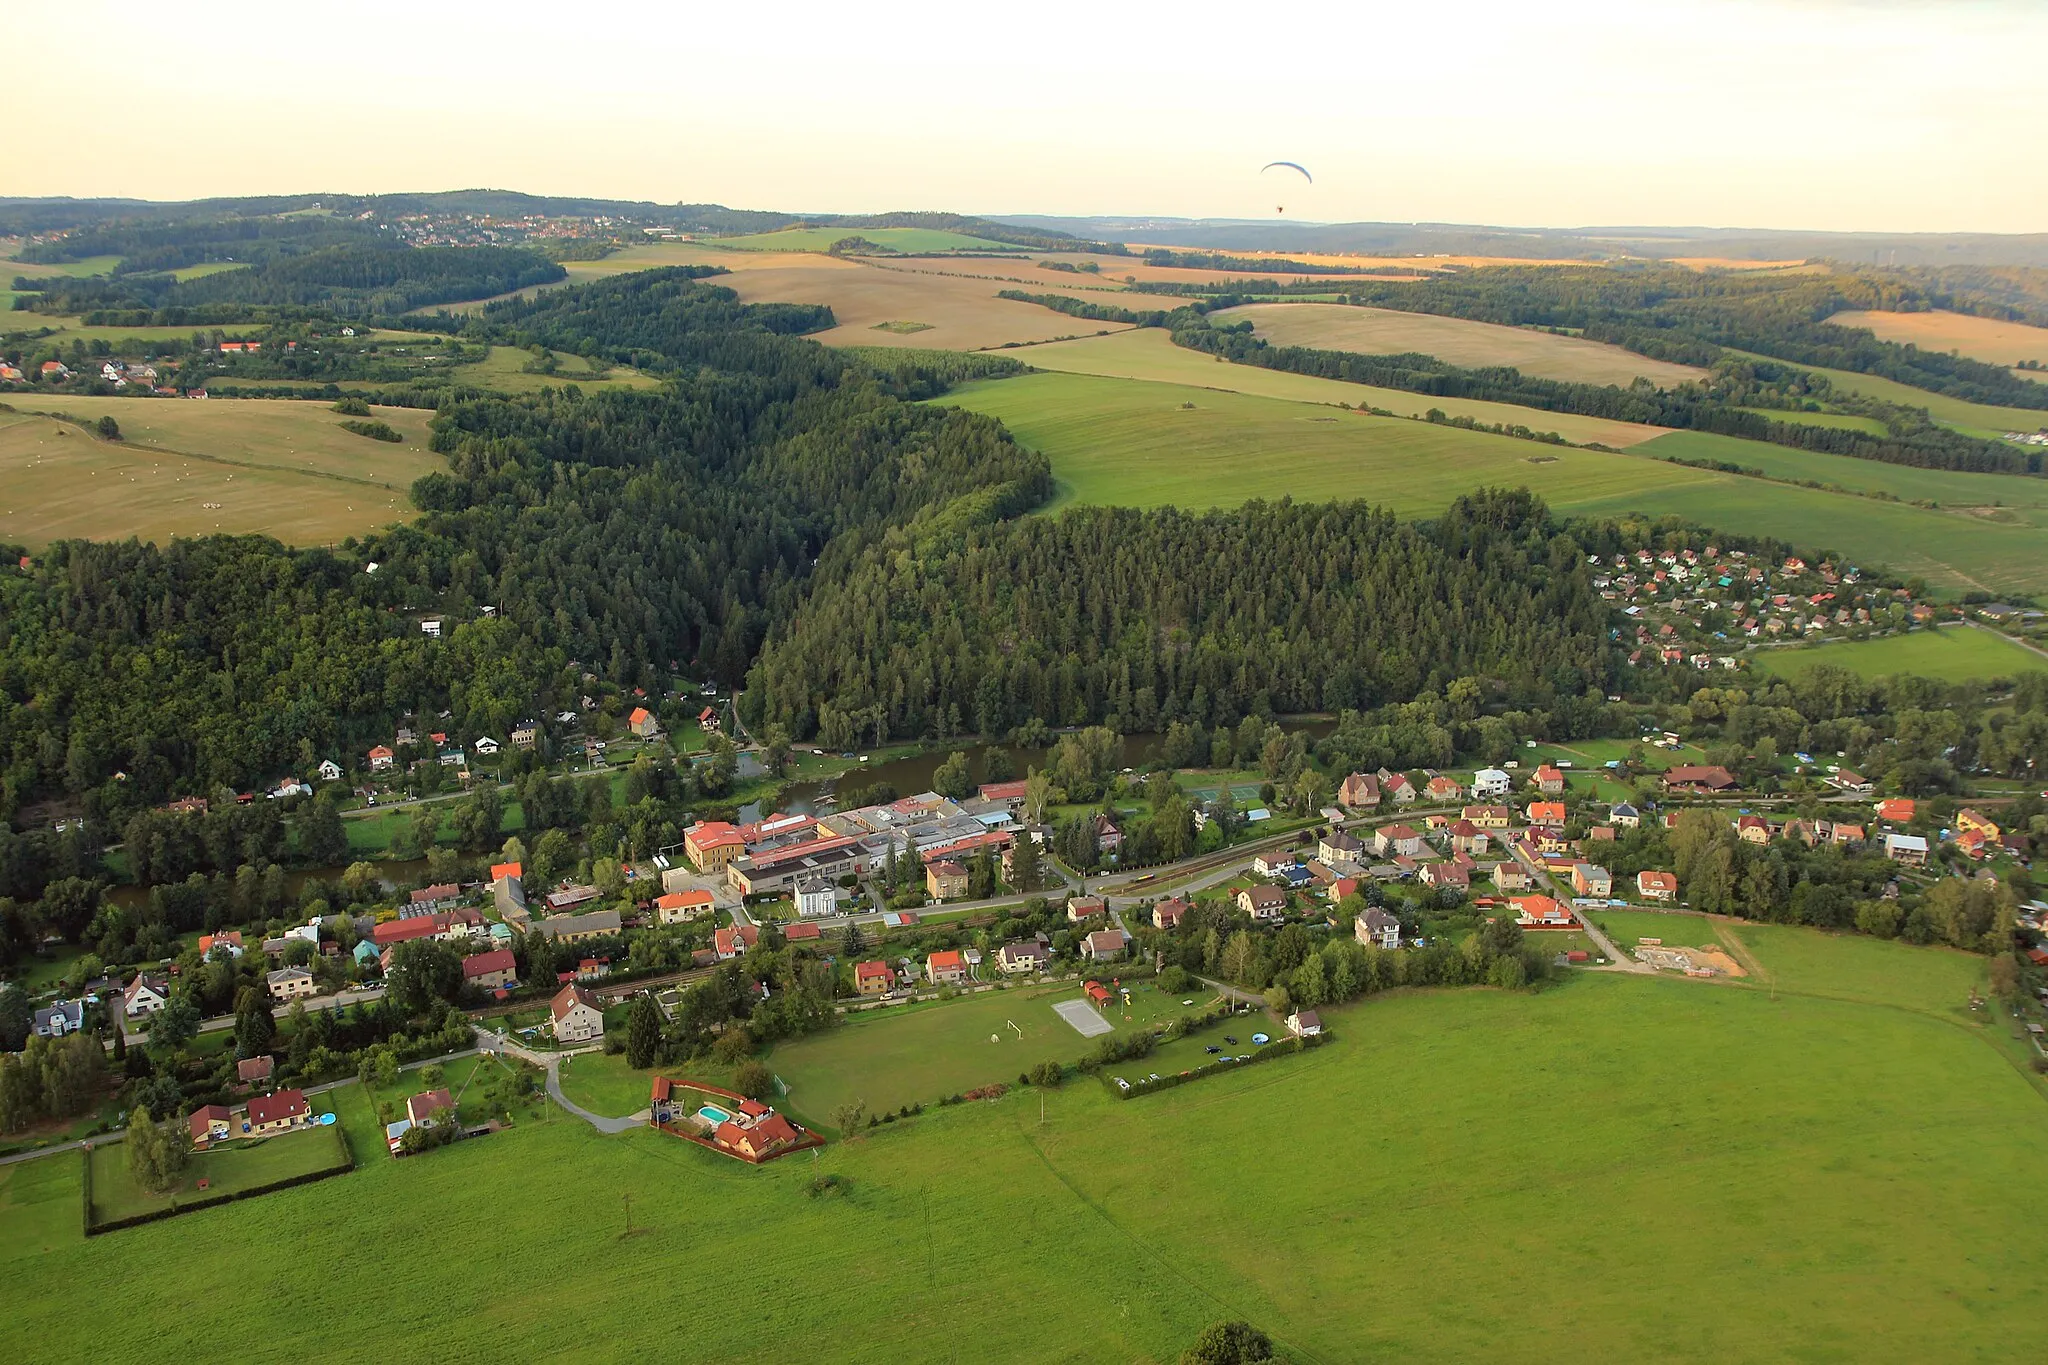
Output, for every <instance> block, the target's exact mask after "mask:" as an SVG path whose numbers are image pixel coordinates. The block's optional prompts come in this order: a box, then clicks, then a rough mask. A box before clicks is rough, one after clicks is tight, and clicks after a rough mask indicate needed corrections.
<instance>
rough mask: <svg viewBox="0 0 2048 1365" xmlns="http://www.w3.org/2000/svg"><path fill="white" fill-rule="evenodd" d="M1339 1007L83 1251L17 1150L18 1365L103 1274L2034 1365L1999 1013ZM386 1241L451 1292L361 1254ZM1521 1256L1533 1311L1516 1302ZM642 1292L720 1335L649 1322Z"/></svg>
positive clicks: (878, 1328)
mask: <svg viewBox="0 0 2048 1365" xmlns="http://www.w3.org/2000/svg"><path fill="white" fill-rule="evenodd" d="M1817 941H1818V942H1820V943H1822V944H1824V945H1834V944H1838V943H1840V942H1842V941H1840V940H1828V939H1818V940H1817ZM1866 946H1876V947H1880V948H1881V947H1884V946H1885V945H1866ZM1759 951H1762V950H1761V949H1760V950H1759ZM1900 951H1902V952H1906V953H1907V956H1906V957H1905V958H1903V959H1901V962H1902V963H1903V964H1906V965H1905V966H1903V967H1902V968H1901V970H1902V971H1903V972H1905V973H1906V974H1907V975H1908V976H1910V975H1911V973H1912V969H1913V966H1914V965H1915V964H1919V963H1921V962H1923V961H1925V960H1926V958H1925V957H1923V956H1920V955H1915V954H1913V953H1912V952H1911V950H1900ZM1944 989H1945V988H1944ZM1325 1017H1326V1019H1327V1020H1328V1022H1329V1024H1330V1027H1331V1029H1332V1031H1333V1032H1334V1033H1335V1035H1336V1041H1335V1042H1333V1043H1332V1044H1331V1045H1330V1046H1327V1047H1324V1048H1321V1049H1319V1050H1317V1051H1315V1052H1313V1053H1311V1054H1309V1055H1307V1056H1303V1057H1300V1058H1293V1059H1289V1060H1286V1061H1282V1062H1276V1063H1274V1064H1272V1065H1269V1066H1262V1067H1257V1068H1251V1069H1248V1070H1247V1071H1245V1072H1244V1073H1242V1074H1239V1075H1220V1076H1216V1077H1214V1078H1211V1079H1205V1080H1204V1081H1202V1082H1201V1083H1200V1084H1197V1085H1189V1086H1183V1087H1180V1088H1178V1089H1175V1090H1170V1091H1167V1092H1165V1093H1162V1094H1159V1095H1155V1096H1148V1097H1146V1098H1144V1099H1141V1100H1133V1101H1119V1100H1116V1099H1114V1098H1112V1097H1111V1096H1110V1095H1109V1094H1108V1092H1107V1091H1106V1090H1105V1089H1104V1088H1103V1087H1101V1086H1099V1085H1096V1084H1093V1083H1092V1082H1089V1083H1079V1084H1077V1083H1073V1082H1069V1083H1068V1084H1067V1085H1066V1086H1065V1087H1063V1088H1062V1089H1060V1090H1059V1091H1056V1092H1041V1093H1040V1094H1031V1093H1028V1092H1026V1093H1020V1094H1013V1095H1012V1096H1010V1097H1008V1098H1006V1099H1004V1100H1002V1101H998V1102H995V1103H991V1104H975V1105H963V1106H960V1107H957V1108H945V1109H935V1108H928V1109H927V1110H926V1112H925V1114H924V1115H923V1116H921V1117H919V1118H916V1119H912V1120H909V1121H908V1122H904V1123H898V1124H895V1125H892V1126H888V1127H884V1128H881V1129H877V1130H875V1131H874V1133H873V1134H872V1135H871V1136H869V1137H867V1138H865V1139H864V1140H862V1141H859V1142H855V1143H850V1144H835V1145H833V1146H831V1147H829V1148H827V1149H825V1150H824V1151H823V1152H822V1153H821V1154H820V1156H819V1157H818V1158H817V1162H816V1165H815V1167H814V1165H813V1161H812V1159H811V1158H809V1157H803V1158H798V1159H793V1160H787V1161H781V1162H776V1163H773V1164H771V1165H769V1166H767V1167H764V1168H760V1169H751V1168H747V1167H744V1166H741V1165H740V1164H739V1163H736V1162H732V1161H729V1160H723V1159H721V1158H719V1157H717V1156H715V1155H713V1154H710V1153H706V1152H703V1151H701V1150H699V1149H696V1148H693V1147H691V1146H689V1145H687V1144H684V1143H681V1142H678V1141H676V1140H675V1139H674V1138H671V1137H668V1136H666V1135H663V1134H660V1133H654V1132H649V1131H644V1130H642V1131H636V1132H633V1133H630V1134H627V1135H624V1136H622V1137H618V1138H603V1137H599V1136H597V1135H596V1134H594V1133H593V1132H592V1131H591V1130H590V1129H589V1128H587V1127H585V1126H583V1125H580V1124H574V1123H569V1122H564V1121H563V1120H562V1117H561V1116H560V1115H557V1116H556V1117H555V1119H554V1120H553V1121H551V1122H549V1123H545V1124H523V1125H521V1126H520V1127H518V1128H516V1129H514V1130H512V1131H510V1132H507V1133H504V1134H500V1135H497V1136H494V1137H491V1138H488V1139H484V1140H482V1141H477V1142H469V1143H462V1144H458V1145H457V1146H455V1147H453V1148H450V1149H448V1150H447V1151H444V1152H439V1153H436V1154H434V1156H433V1157H432V1158H430V1159H423V1160H416V1161H407V1162H376V1163H368V1164H366V1165H364V1166H363V1167H362V1168H360V1169H359V1170H358V1171H357V1172H356V1173H355V1174H353V1175H351V1176H349V1177H347V1178H345V1179H341V1180H332V1181H323V1182H319V1183H317V1184H313V1185H309V1186H306V1187H304V1188H301V1189H298V1190H292V1191H287V1192H283V1193H280V1194H276V1195H272V1196H267V1197H266V1198H265V1199H263V1200H260V1201H249V1202H247V1203H243V1204H236V1205H230V1206H228V1207H226V1208H222V1209H218V1210H214V1211H211V1212H209V1213H208V1214H207V1215H206V1217H205V1219H204V1220H203V1221H197V1222H195V1221H189V1220H173V1221H170V1222H167V1223H162V1224H155V1225H151V1226H149V1227H144V1228H138V1229H134V1230H131V1231H128V1232H124V1233H121V1234H118V1235H113V1236H108V1237H103V1238H96V1239H94V1240H92V1241H91V1242H87V1241H85V1240H84V1239H83V1238H82V1237H81V1235H80V1231H79V1226H78V1223H79V1219H78V1209H79V1188H78V1174H77V1172H78V1166H77V1163H76V1161H75V1159H71V1160H67V1159H65V1158H56V1159H51V1160H45V1161H38V1162H31V1163H27V1164H25V1165H21V1166H13V1167H0V1229H4V1235H0V1273H4V1274H5V1275H6V1277H7V1282H8V1284H9V1288H10V1298H9V1302H10V1305H11V1307H10V1311H9V1312H8V1313H7V1314H6V1315H5V1316H4V1318H0V1352H4V1353H5V1354H6V1355H7V1356H8V1357H9V1358H18V1359H25V1360H26V1359H80V1358H84V1357H86V1356H88V1355H90V1354H91V1353H93V1352H94V1351H95V1350H96V1349H97V1348H98V1346H99V1345H100V1344H102V1343H103V1341H104V1336H105V1326H104V1323H103V1322H102V1321H101V1320H99V1319H98V1318H97V1317H96V1316H95V1315H94V1314H92V1313H90V1312H87V1311H82V1310H83V1309H84V1308H85V1307H86V1306H87V1304H88V1302H89V1301H90V1300H89V1297H88V1296H96V1295H97V1294H98V1293H100V1292H103V1291H102V1289H101V1287H102V1286H105V1285H109V1284H119V1285H121V1286H122V1290H121V1297H122V1322H123V1324H124V1325H125V1326H126V1327H127V1328H129V1329H130V1330H136V1331H142V1332H146V1333H147V1334H148V1336H149V1339H150V1341H151V1343H152V1348H153V1350H156V1351H161V1352H169V1353H193V1352H206V1351H210V1350H214V1349H217V1345H218V1343H219V1342H220V1341H222V1340H226V1339H230V1338H238V1339H260V1340H263V1341H264V1342H266V1343H267V1346H266V1350H267V1351H269V1352H271V1353H274V1354H277V1355H279V1356H297V1355H306V1354H312V1353H316V1352H317V1353H318V1354H319V1355H320V1356H321V1358H322V1359H326V1360H333V1361H340V1362H348V1361H357V1360H363V1361H373V1360H382V1359H385V1358H387V1357H388V1355H389V1349H390V1347H389V1340H388V1337H387V1335H386V1334H384V1333H382V1332H380V1331H379V1330H378V1329H379V1327H380V1326H382V1325H386V1324H389V1323H391V1322H403V1323H405V1324H406V1325H407V1328H408V1330H409V1331H410V1332H412V1333H415V1334H425V1335H427V1336H430V1337H431V1339H433V1340H435V1341H436V1342H437V1348H436V1349H437V1351H438V1352H439V1356H440V1358H441V1359H445V1360H447V1361H450V1362H465V1361H471V1360H477V1361H482V1360H496V1359H500V1358H502V1357H503V1355H504V1354H505V1352H506V1350H507V1343H516V1354H517V1355H518V1356H519V1357H520V1358H521V1359H525V1360H553V1359H566V1358H569V1357H571V1356H577V1355H587V1354H588V1353H589V1350H590V1343H591V1342H592V1341H593V1340H604V1341H608V1342H610V1343H611V1345H610V1346H608V1347H607V1348H606V1353H610V1352H617V1353H618V1354H620V1355H641V1354H650V1353H655V1352H660V1353H662V1354H677V1353H680V1354H684V1355H691V1354H695V1355H708V1356H712V1357H715V1358H718V1359H722V1360H725V1359H729V1360H746V1361H755V1360H759V1361H770V1360H780V1359H786V1358H787V1357H788V1356H789V1354H790V1353H791V1352H793V1351H795V1352H802V1351H810V1352H812V1353H814V1354H815V1353H819V1352H820V1351H821V1350H822V1353H823V1354H825V1355H826V1356H827V1357H828V1358H831V1359H834V1360H845V1361H852V1362H865V1361H900V1360H914V1359H932V1358H936V1357H939V1356H946V1357H948V1358H961V1359H967V1358H972V1359H976V1360H1062V1361H1117V1362H1131V1361H1149V1362H1169V1361H1172V1360H1173V1359H1174V1358H1175V1357H1176V1356H1177V1355H1178V1353H1179V1352H1180V1351H1181V1350H1182V1349H1183V1348H1184V1347H1185V1346H1186V1345H1187V1344H1188V1342H1189V1341H1190V1340H1191V1339H1192V1338H1193V1337H1194V1335H1195V1334H1196V1333H1197V1332H1198V1331H1199V1330H1200V1329H1201V1327H1202V1326H1203V1325H1205V1324H1207V1323H1209V1322H1212V1321H1215V1320H1217V1319H1220V1318H1230V1317H1243V1318H1247V1319H1249V1320H1251V1321H1253V1322H1256V1323H1258V1324H1259V1325H1261V1326H1262V1327H1264V1328H1266V1329H1267V1330H1268V1331H1270V1332H1271V1333H1273V1334H1274V1336H1275V1337H1276V1338H1277V1339H1278V1341H1279V1344H1280V1345H1281V1346H1282V1348H1283V1349H1285V1350H1287V1351H1288V1352H1289V1353H1290V1354H1291V1356H1292V1358H1294V1359H1297V1360H1328V1361H1337V1360H1356V1359H1390V1360H1391V1359H1417V1360H1420V1359H1428V1360H1501V1359H1520V1360H1537V1359H1563V1358H1569V1359H1575V1360H1583V1359H1594V1360H1621V1359H1629V1360H1672V1361H1700V1362H1708V1361H1711V1362H1725V1361H1731V1360H1764V1359H1770V1360H1784V1359H1795V1360H1849V1359H1854V1360H1857V1361H1915V1362H1917V1361H1923V1360H1933V1359H1941V1360H1954V1359H2038V1358H2040V1357H2041V1356H2042V1354H2043V1353H2044V1352H2048V1325H2044V1323H2043V1321H2042V1319H2041V1316H2040V1314H2039V1313H2038V1311H2037V1310H2036V1305H2035V1302H2034V1295H2033V1293H2032V1290H2031V1286H2032V1285H2033V1284H2035V1283H2037V1282H2039V1281H2040V1279H2041V1278H2042V1276H2043V1275H2044V1274H2048V1248H2044V1246H2043V1245H2042V1243H2041V1241H2040V1239H2039V1238H2038V1237H2035V1236H2033V1235H2032V1230H2033V1229H2034V1228H2035V1227H2036V1226H2038V1224H2039V1222H2040V1220H2041V1218H2042V1216H2043V1214H2044V1213H2048V1196H2044V1195H2043V1194H2041V1193H2040V1191H2039V1184H2038V1181H2037V1180H2036V1179H2035V1172H2036V1170H2037V1168H2038V1165H2039V1157H2038V1153H2039V1151H2040V1150H2041V1148H2042V1145H2043V1144H2044V1143H2048V1105H2044V1103H2043V1101H2042V1099H2041V1098H2040V1096H2039V1095H2038V1094H2037V1093H2036V1092H2035V1091H2034V1089H2033V1088H2032V1086H2031V1085H2030V1083H2029V1082H2028V1081H2027V1080H2026V1079H2025V1078H2024V1077H2022V1076H2021V1075H2020V1074H2018V1073H2017V1072H2016V1071H2015V1070H2014V1068H2013V1067H2011V1066H2010V1065H2008V1063H2007V1062H2006V1060H2005V1059H2004V1058H2003V1056H2001V1055H2000V1054H1999V1053H1998V1052H1997V1051H1995V1050H1993V1049H1991V1048H1988V1047H1986V1046H1984V1045H1983V1040H1982V1038H1980V1037H1979V1036H1975V1034H1974V1032H1973V1030H1975V1029H1977V1028H1978V1027H1979V1025H1978V1024H1976V1023H1974V1022H1973V1021H1971V1020H1963V1021H1959V1025H1958V1024H1951V1023H1948V1022H1943V1021H1937V1020H1933V1019H1929V1018H1926V1017H1924V1016H1921V1015H1918V1014H1915V1013H1913V1012H1911V1011H1908V1010H1893V1009H1873V1008H1871V1007H1869V1006H1866V1005H1861V1004H1856V1003H1852V1002H1849V1001H1844V1000H1828V999H1818V998H1814V997H1810V996H1805V995H1799V994H1794V993H1792V992H1790V991H1789V990H1788V991H1783V992H1780V993H1779V995H1778V996H1777V998H1775V999H1773V998H1772V997H1771V995H1770V994H1769V993H1768V992H1767V991H1764V990H1761V989H1741V988H1730V987H1727V986H1724V985H1709V984H1703V983H1699V982H1690V981H1683V980H1648V979H1639V978H1635V977H1622V976H1611V975H1610V976H1603V975H1598V974H1592V973H1584V974H1578V975H1575V976H1574V977H1572V978H1571V979H1569V980H1568V981H1567V982H1565V983H1564V984H1562V985H1560V986H1558V987H1555V988H1552V989H1549V990H1547V991H1545V992H1543V993H1541V994H1535V995H1530V994H1504V993H1500V992H1494V991H1461V992H1438V993H1427V992H1425V993H1405V994H1397V995H1392V996H1386V997H1381V998H1378V999H1375V1000H1372V1001H1370V1002H1367V1003H1365V1004H1362V1005H1358V1006H1351V1007H1346V1008H1344V1009H1339V1010H1327V1011H1325ZM856 1031H857V1030H856V1029H852V1028H850V1029H848V1030H845V1031H844V1032H845V1033H846V1034H848V1035H852V1034H854V1033H855V1032H856ZM1240 1037H1242V1035H1240ZM1013 1074H1014V1073H1013ZM1041 1103H1043V1106H1044V1121H1043V1123H1041V1120H1040V1106H1041ZM1931 1116H1932V1117H1931ZM1276 1131H1278V1132H1281V1133H1283V1134H1284V1135H1285V1141H1282V1142H1276V1141H1275V1133H1276ZM536 1171H539V1172H545V1177H544V1178H543V1179H540V1180H534V1179H532V1178H531V1177H532V1175H533V1173H534V1172H536ZM818 1172H830V1173H832V1174H836V1175H839V1176H841V1177H843V1178H844V1179H845V1180H846V1182H847V1185H846V1187H845V1189H846V1192H845V1193H844V1194H841V1195H838V1196H828V1197H812V1196H811V1195H810V1186H811V1181H812V1178H813V1176H814V1174H815V1173H818ZM494 1190H495V1191H506V1192H510V1194H509V1197H503V1198H489V1197H479V1191H486V1192H488V1191H494ZM714 1211H715V1216H711V1217H707V1216H706V1215H707V1212H714ZM628 1220H630V1223H631V1226H632V1228H633V1229H634V1231H633V1234H632V1235H622V1234H624V1233H625V1231H626V1226H627V1223H628ZM195 1235H200V1236H202V1237H203V1243H195V1242H194V1241H193V1240H192V1239H193V1237H194V1236H195ZM201 1245H203V1248H204V1251H205V1254H204V1255H194V1254H192V1253H193V1250H194V1249H195V1247H196V1246H201ZM399 1245H403V1246H406V1247H408V1248H409V1249H410V1250H411V1251H412V1252H413V1254H414V1255H415V1256H416V1257H418V1258H420V1259H421V1260H422V1262H423V1263H426V1264H431V1265H433V1267H434V1273H433V1274H432V1275H431V1276H397V1277H394V1276H392V1275H391V1273H390V1266H389V1264H388V1258H379V1257H377V1256H364V1255H362V1254H361V1252H362V1248H364V1247H366V1246H367V1247H379V1246H399ZM540 1247H546V1248H547V1250H548V1257H549V1260H548V1263H549V1266H550V1270H549V1277H548V1292H547V1293H546V1294H543V1295H536V1294H534V1293H533V1292H532V1267H533V1264H534V1261H533V1257H534V1254H535V1249H536V1248H540ZM735 1264H740V1265H753V1264H773V1265H774V1266H776V1268H777V1274H775V1275H773V1276H765V1277H764V1276H744V1275H742V1276H737V1277H735V1276H733V1275H732V1274H731V1273H730V1267H731V1266H733V1265H735ZM1531 1266H1540V1267H1542V1273H1543V1274H1544V1276H1545V1277H1546V1279H1547V1281H1548V1283H1549V1284H1550V1285H1551V1286H1552V1288H1551V1289H1550V1290H1549V1291H1546V1292H1523V1291H1521V1290H1519V1289H1515V1288H1514V1287H1515V1286H1521V1285H1524V1284H1526V1282H1527V1281H1528V1278H1529V1275H1530V1267H1531ZM307 1267H318V1273H316V1274H308V1273H307ZM222 1283H232V1284H234V1285H236V1286H237V1288H238V1292H237V1293H236V1294H232V1295H222V1294H219V1293H209V1292H207V1288H208V1287H209V1286H217V1285H219V1284H222ZM651 1283H659V1284H661V1285H662V1286H663V1287H664V1289H665V1291H666V1292H668V1293H669V1294H671V1295H673V1296H674V1297H675V1298H676V1299H677V1300H678V1301H681V1302H695V1301H699V1300H703V1299H708V1298H714V1297H715V1298H716V1300H717V1302H718V1303H719V1304H720V1312H719V1313H717V1314H713V1315H704V1314H691V1313H685V1314H681V1315H649V1314H647V1313H646V1312H645V1311H644V1308H645V1296H646V1287H647V1285H649V1284H651ZM792 1284H796V1285H801V1286H803V1292H801V1293H791V1292H790V1286H791V1285H792ZM1566 1287H1568V1291H1567V1289H1566ZM1020 1302H1021V1303H1036V1304H1057V1305H1058V1311H1057V1312H1052V1313H1019V1312H1016V1311H1014V1310H1015V1307H1016V1305H1017V1304H1019V1303H1020ZM734 1322H745V1323H746V1324H747V1330H746V1331H745V1332H744V1333H740V1334H735V1333H734V1332H733V1331H732V1323H734ZM939 1343H943V1344H939Z"/></svg>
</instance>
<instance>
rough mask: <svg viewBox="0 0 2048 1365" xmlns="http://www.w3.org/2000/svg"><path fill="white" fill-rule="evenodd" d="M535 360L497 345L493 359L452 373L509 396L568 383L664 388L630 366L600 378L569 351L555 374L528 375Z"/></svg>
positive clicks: (459, 380) (559, 356)
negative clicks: (527, 367) (526, 368)
mask: <svg viewBox="0 0 2048 1365" xmlns="http://www.w3.org/2000/svg"><path fill="white" fill-rule="evenodd" d="M532 361H533V356H532V355H531V354H530V353H529V352H527V351H523V350H521V349H519V348H518V347H516V346H493V347H492V348H491V353H490V355H489V356H487V357H485V358H484V359H483V360H480V361H477V362H475V363H474V364H470V365H458V366H456V367H455V369H454V370H453V371H451V374H452V376H453V377H454V379H455V381H456V382H457V383H458V384H474V385H476V386H477V387H478V388H485V389H498V390H500V391H502V392H506V393H532V392H536V391H538V390H540V389H543V388H560V387H561V386H562V385H564V384H582V385H586V386H589V385H597V386H600V387H603V386H613V385H616V386H620V387H624V388H629V389H654V388H660V387H661V381H660V380H659V379H656V378H655V377H654V376H653V375H648V374H642V373H641V372H640V371H638V370H636V369H634V368H632V367H631V366H630V365H621V366H618V367H617V368H615V369H611V370H607V371H605V372H604V373H603V374H602V375H600V374H599V372H598V370H597V367H596V366H594V365H592V364H591V363H590V362H589V361H588V360H586V359H584V358H583V357H582V356H580V355H570V354H569V353H568V352H566V351H557V352H556V353H555V372H554V373H553V374H528V373H526V370H525V366H527V365H528V364H530V363H532Z"/></svg>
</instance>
